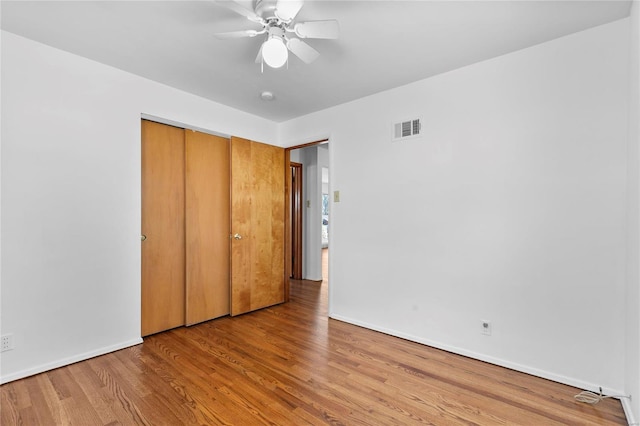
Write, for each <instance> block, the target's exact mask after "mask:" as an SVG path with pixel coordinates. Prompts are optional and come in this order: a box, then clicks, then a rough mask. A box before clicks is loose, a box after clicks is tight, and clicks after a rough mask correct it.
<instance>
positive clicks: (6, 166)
mask: <svg viewBox="0 0 640 426" xmlns="http://www.w3.org/2000/svg"><path fill="white" fill-rule="evenodd" d="M212 78H215V77H214V76H212ZM141 113H145V114H149V115H153V116H158V117H163V118H165V119H169V120H173V121H175V122H181V123H185V124H188V125H191V126H195V127H199V128H203V129H209V130H211V131H214V132H218V133H222V134H233V135H238V136H242V137H245V138H249V139H253V140H258V141H264V142H276V138H277V125H276V124H275V123H272V122H270V121H267V120H264V119H260V118H257V117H255V116H252V115H248V114H245V113H241V112H239V111H237V110H233V109H230V108H228V107H225V106H222V105H219V104H216V103H214V102H210V101H207V100H205V99H202V98H198V97H196V96H192V95H189V94H186V93H184V92H180V91H178V90H175V89H172V88H169V87H167V86H163V85H161V84H157V83H155V82H152V81H149V80H145V79H143V78H140V77H137V76H134V75H132V74H128V73H125V72H122V71H120V70H117V69H114V68H110V67H107V66H104V65H101V64H98V63H96V62H92V61H90V60H87V59H84V58H81V57H78V56H74V55H71V54H68V53H65V52H62V51H59V50H56V49H52V48H50V47H47V46H45V45H42V44H38V43H35V42H32V41H29V40H27V39H24V38H21V37H18V36H15V35H13V34H10V33H6V32H3V33H2V173H1V176H2V181H1V182H2V213H1V214H2V216H1V217H2V324H1V327H2V334H5V333H13V335H14V340H15V349H14V350H12V351H8V352H4V353H2V360H1V361H2V362H1V370H0V375H1V378H0V380H1V381H2V382H6V381H9V380H13V379H16V378H19V377H23V376H26V375H29V374H34V373H37V372H39V371H43V370H46V369H49V368H53V367H57V366H59V365H63V364H67V363H70V362H73V361H77V360H79V359H84V358H87V357H89V356H92V355H96V354H101V353H104V352H108V351H110V350H114V349H118V348H121V347H125V346H128V345H132V344H135V343H138V342H140V341H141V340H140V219H141V216H140V116H141Z"/></svg>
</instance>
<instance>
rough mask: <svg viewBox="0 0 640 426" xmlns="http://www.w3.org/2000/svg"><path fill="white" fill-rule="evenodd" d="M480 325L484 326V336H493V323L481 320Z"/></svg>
mask: <svg viewBox="0 0 640 426" xmlns="http://www.w3.org/2000/svg"><path fill="white" fill-rule="evenodd" d="M480 324H481V325H482V334H485V335H487V336H491V321H487V320H480Z"/></svg>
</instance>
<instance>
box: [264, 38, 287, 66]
mask: <svg viewBox="0 0 640 426" xmlns="http://www.w3.org/2000/svg"><path fill="white" fill-rule="evenodd" d="M262 58H263V59H264V62H265V63H266V64H267V65H269V66H270V67H271V68H280V67H281V66H283V65H284V64H285V63H286V62H287V59H288V58H289V53H288V51H287V46H285V44H284V42H283V41H282V38H280V37H277V36H276V37H269V39H268V40H267V41H265V42H264V43H263V45H262Z"/></svg>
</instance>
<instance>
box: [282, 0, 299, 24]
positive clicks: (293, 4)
mask: <svg viewBox="0 0 640 426" xmlns="http://www.w3.org/2000/svg"><path fill="white" fill-rule="evenodd" d="M303 4H304V1H303V0H278V3H277V4H276V11H275V13H276V16H277V17H278V18H280V19H281V20H283V21H285V22H289V21H291V20H293V18H295V17H296V15H297V14H298V12H300V9H302V5H303Z"/></svg>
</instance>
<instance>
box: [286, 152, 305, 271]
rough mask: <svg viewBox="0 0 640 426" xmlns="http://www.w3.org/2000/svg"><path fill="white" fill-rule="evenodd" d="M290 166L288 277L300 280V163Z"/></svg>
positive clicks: (301, 178)
mask: <svg viewBox="0 0 640 426" xmlns="http://www.w3.org/2000/svg"><path fill="white" fill-rule="evenodd" d="M289 164H290V165H291V167H290V170H291V179H292V184H291V191H290V193H289V196H290V197H291V198H290V200H289V202H290V203H291V262H292V266H291V270H290V274H289V276H290V277H291V278H292V279H294V280H301V279H302V210H303V209H302V197H303V194H302V184H303V173H302V163H294V162H293V161H291V162H289Z"/></svg>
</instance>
